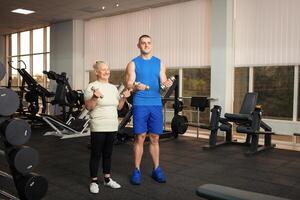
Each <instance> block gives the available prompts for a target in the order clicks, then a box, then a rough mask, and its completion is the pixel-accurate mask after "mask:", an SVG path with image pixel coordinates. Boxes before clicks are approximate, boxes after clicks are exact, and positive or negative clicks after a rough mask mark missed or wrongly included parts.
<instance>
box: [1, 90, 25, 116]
mask: <svg viewBox="0 0 300 200" xmlns="http://www.w3.org/2000/svg"><path fill="white" fill-rule="evenodd" d="M19 103H20V101H19V96H18V95H17V93H16V92H14V91H13V90H11V89H8V88H1V89H0V116H9V115H12V114H13V113H14V112H16V111H17V110H18V108H19Z"/></svg>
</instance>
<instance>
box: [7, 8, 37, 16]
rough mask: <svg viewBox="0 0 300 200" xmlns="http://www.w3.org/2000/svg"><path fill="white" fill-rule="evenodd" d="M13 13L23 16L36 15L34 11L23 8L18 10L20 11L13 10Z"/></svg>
mask: <svg viewBox="0 0 300 200" xmlns="http://www.w3.org/2000/svg"><path fill="white" fill-rule="evenodd" d="M11 12H13V13H18V14H23V15H29V14H32V13H35V11H33V10H26V9H23V8H18V9H15V10H12V11H11Z"/></svg>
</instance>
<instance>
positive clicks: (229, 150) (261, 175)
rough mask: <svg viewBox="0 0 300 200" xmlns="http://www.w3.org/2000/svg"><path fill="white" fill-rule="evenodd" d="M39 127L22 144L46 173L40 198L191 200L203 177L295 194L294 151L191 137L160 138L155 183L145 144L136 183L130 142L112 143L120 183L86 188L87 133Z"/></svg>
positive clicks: (299, 188) (297, 161)
mask: <svg viewBox="0 0 300 200" xmlns="http://www.w3.org/2000/svg"><path fill="white" fill-rule="evenodd" d="M42 132H45V130H34V131H33V134H32V137H31V140H30V142H29V143H28V145H29V146H31V147H33V148H35V149H36V150H38V151H39V154H40V164H39V165H38V167H37V169H36V170H35V172H37V173H39V174H41V175H43V176H45V177H46V178H47V179H48V182H49V189H48V193H47V195H46V197H45V198H44V199H46V200H64V199H66V200H71V199H72V200H73V199H76V200H87V199H106V200H108V199H128V200H129V199H130V200H135V199H136V200H142V199H147V200H150V199H152V200H158V199H160V200H161V199H174V200H177V199H178V200H179V199H184V200H186V199H189V200H192V199H201V198H199V197H198V196H196V194H195V189H196V187H197V186H199V185H201V184H205V183H214V184H220V185H225V186H230V187H235V188H239V189H243V190H248V191H254V192H260V193H265V194H270V195H273V196H279V197H285V198H289V199H295V200H298V199H300V172H299V170H300V152H296V151H288V150H279V149H274V150H272V151H268V152H263V153H260V154H258V155H256V156H252V157H246V156H244V152H245V151H246V149H247V148H246V147H242V146H233V145H231V146H227V147H220V148H217V149H214V150H208V151H207V150H206V151H204V150H202V148H201V147H202V146H203V145H205V144H206V143H207V141H206V140H204V139H196V138H192V137H179V138H178V139H177V140H173V139H165V140H162V141H161V166H162V168H163V169H164V170H165V173H166V176H167V183H165V184H158V183H156V182H154V181H153V180H152V179H151V177H150V173H151V170H152V165H151V158H150V155H149V153H148V144H146V146H145V148H146V149H145V151H144V152H145V153H144V158H143V162H142V168H141V169H142V175H143V180H142V185H140V186H133V185H131V184H130V183H129V176H130V173H131V171H132V167H133V164H132V143H131V142H128V143H127V144H122V145H115V146H114V153H113V164H112V168H113V173H112V176H113V178H114V179H115V180H117V181H118V182H119V183H120V184H121V185H122V188H121V189H117V190H113V189H110V188H104V186H102V185H100V193H99V194H96V195H95V194H90V193H89V190H88V186H89V170H88V162H89V149H88V148H87V146H88V144H89V138H88V137H85V138H76V139H68V140H60V139H58V138H57V137H51V136H47V137H43V136H42ZM0 166H1V167H0V170H3V171H5V170H7V164H6V162H4V159H0ZM99 172H101V171H99ZM99 174H100V175H101V173H99ZM0 183H1V188H0V189H4V190H5V191H8V192H10V193H12V194H15V193H16V192H15V189H14V187H13V185H12V184H11V183H8V181H6V180H4V178H1V177H0ZM0 199H1V198H0Z"/></svg>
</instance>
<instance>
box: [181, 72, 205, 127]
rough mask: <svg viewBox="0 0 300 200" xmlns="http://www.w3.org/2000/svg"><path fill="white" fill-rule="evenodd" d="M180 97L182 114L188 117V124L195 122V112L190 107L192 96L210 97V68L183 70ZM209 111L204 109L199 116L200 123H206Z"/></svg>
mask: <svg viewBox="0 0 300 200" xmlns="http://www.w3.org/2000/svg"><path fill="white" fill-rule="evenodd" d="M182 96H183V97H186V98H184V99H183V105H184V110H183V114H184V115H185V116H187V117H188V120H189V122H196V120H197V112H196V111H195V109H194V108H192V107H190V104H191V99H190V98H189V97H192V96H207V97H210V68H193V69H188V68H183V77H182ZM209 112H210V110H209V109H205V111H204V112H201V114H200V122H201V123H208V121H209V116H210V114H209Z"/></svg>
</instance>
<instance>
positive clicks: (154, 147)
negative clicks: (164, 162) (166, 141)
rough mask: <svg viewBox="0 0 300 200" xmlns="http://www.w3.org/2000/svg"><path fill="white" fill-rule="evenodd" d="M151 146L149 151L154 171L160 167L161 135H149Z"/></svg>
mask: <svg viewBox="0 0 300 200" xmlns="http://www.w3.org/2000/svg"><path fill="white" fill-rule="evenodd" d="M149 137H150V146H149V151H150V154H151V157H152V161H153V165H154V169H156V168H157V167H158V166H159V135H157V134H149Z"/></svg>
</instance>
